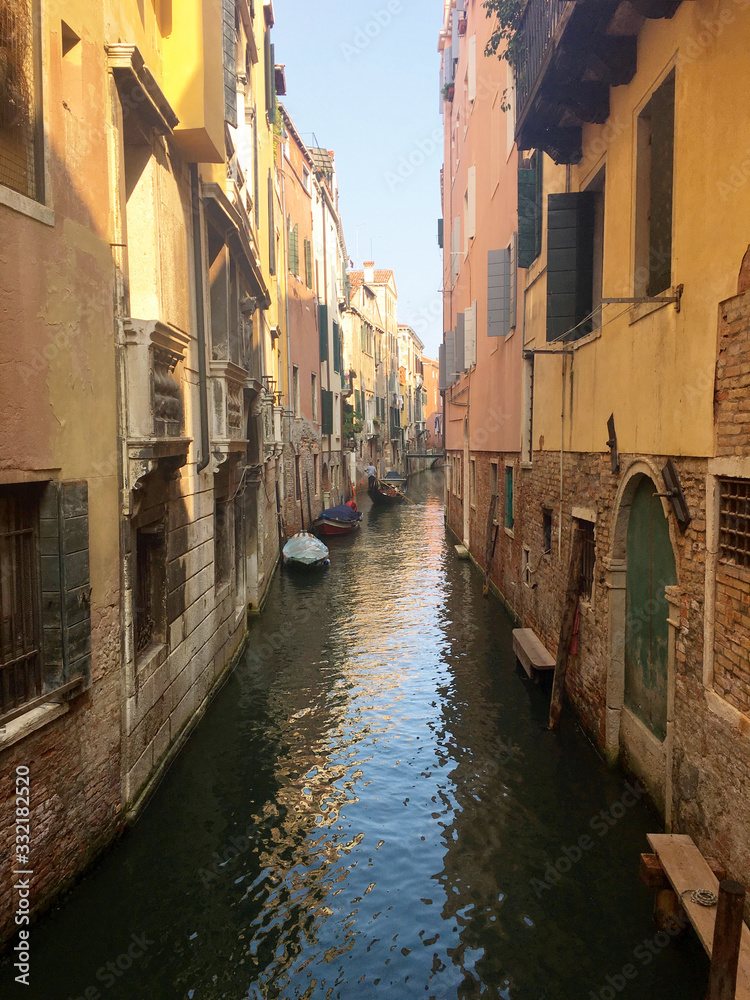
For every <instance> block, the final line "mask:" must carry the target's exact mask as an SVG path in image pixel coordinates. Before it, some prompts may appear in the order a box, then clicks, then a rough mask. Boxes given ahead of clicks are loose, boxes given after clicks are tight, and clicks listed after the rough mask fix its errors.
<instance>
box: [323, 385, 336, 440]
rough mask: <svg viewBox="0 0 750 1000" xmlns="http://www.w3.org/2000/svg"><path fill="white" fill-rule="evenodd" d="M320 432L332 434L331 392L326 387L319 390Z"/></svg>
mask: <svg viewBox="0 0 750 1000" xmlns="http://www.w3.org/2000/svg"><path fill="white" fill-rule="evenodd" d="M320 409H321V416H322V420H321V427H320V432H321V434H333V393H332V392H330V391H329V390H328V389H321V390H320Z"/></svg>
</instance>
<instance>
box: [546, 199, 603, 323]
mask: <svg viewBox="0 0 750 1000" xmlns="http://www.w3.org/2000/svg"><path fill="white" fill-rule="evenodd" d="M593 288H594V196H593V194H592V193H591V192H588V191H581V192H577V193H574V194H551V195H550V196H549V200H548V211H547V340H557V339H558V338H560V337H562V336H563V334H566V333H570V339H576V338H578V337H582V336H584V335H585V334H587V333H590V332H591V328H592V323H591V320H590V319H589V320H586V317H587V316H588V315H589V313H590V312H591V309H592V305H593ZM584 320H586V322H584ZM579 324H581V325H579ZM574 328H575V329H574Z"/></svg>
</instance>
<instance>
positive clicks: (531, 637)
mask: <svg viewBox="0 0 750 1000" xmlns="http://www.w3.org/2000/svg"><path fill="white" fill-rule="evenodd" d="M513 652H514V653H515V654H516V656H517V657H518V659H519V661H520V663H521V665H522V666H523V669H524V670H525V671H526V673H527V674H528V675H529V677H533V676H534V671H535V670H554V669H555V658H554V656H552V655H551V654H550V652H549V651H548V650H547V649H546V647H545V646H543V645H542V641H541V639H540V638H539V636H538V635H537V634H536V632H534V630H533V629H530V628H514V629H513Z"/></svg>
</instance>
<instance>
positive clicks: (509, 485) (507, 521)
mask: <svg viewBox="0 0 750 1000" xmlns="http://www.w3.org/2000/svg"><path fill="white" fill-rule="evenodd" d="M503 523H504V525H505V527H506V529H507V530H508V531H513V525H514V523H515V520H514V517H513V466H512V465H506V466H505V515H504V522H503Z"/></svg>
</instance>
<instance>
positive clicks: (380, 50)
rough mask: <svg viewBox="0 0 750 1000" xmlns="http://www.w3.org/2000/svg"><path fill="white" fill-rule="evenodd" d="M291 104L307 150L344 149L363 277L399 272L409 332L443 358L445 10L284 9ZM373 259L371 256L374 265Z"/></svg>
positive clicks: (341, 165)
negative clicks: (441, 45) (369, 265)
mask: <svg viewBox="0 0 750 1000" xmlns="http://www.w3.org/2000/svg"><path fill="white" fill-rule="evenodd" d="M274 14H275V16H276V25H275V27H274V30H273V32H272V40H273V42H274V44H275V46H276V52H275V55H276V62H277V63H284V64H285V65H286V81H287V96H286V97H283V98H281V100H282V102H283V103H284V105H285V107H286V108H287V110H288V111H289V113H290V114H291V116H292V119H293V120H294V122H295V124H296V126H297V128H298V130H299V131H300V133H301V134H302V137H303V139H304V140H305V141H306V142H308V143H312V142H313V136H312V133H313V132H314V133H315V138H316V139H317V141H318V144H319V145H320V146H322V147H324V148H326V149H332V150H334V152H335V154H336V167H337V170H338V179H339V191H340V202H339V204H340V209H341V217H342V221H343V224H344V235H345V236H346V242H347V247H348V250H349V256H350V258H351V259H352V260H353V261H354V264H355V267H356V268H358V269H361V267H362V261H363V260H368V259H373V260H374V261H375V266H376V267H378V268H392V269H393V270H394V272H395V275H396V285H397V288H398V294H399V303H398V309H399V317H398V318H399V322H401V323H409V324H411V325H412V326H413V327H414V328H415V330H416V331H417V333H418V335H419V337H420V338H421V339H422V340H423V341H424V343H425V353H426V354H428V355H430V356H432V357H437V346H438V344H439V343H440V342H441V340H442V305H441V294H440V291H439V289H440V285H441V281H442V268H441V262H440V250H439V248H438V245H437V219H438V218H439V216H440V214H441V208H440V166H441V164H442V138H441V136H442V118H441V117H440V104H439V69H440V61H439V55H438V51H437V42H438V34H439V32H440V28H441V26H442V14H443V4H442V2H441V0H366V2H365V3H361V2H357V0H355V2H352V0H318V2H315V3H311V2H310V0H274ZM371 254H372V256H371Z"/></svg>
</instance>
